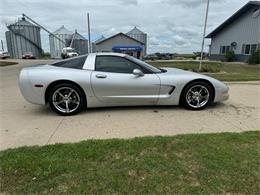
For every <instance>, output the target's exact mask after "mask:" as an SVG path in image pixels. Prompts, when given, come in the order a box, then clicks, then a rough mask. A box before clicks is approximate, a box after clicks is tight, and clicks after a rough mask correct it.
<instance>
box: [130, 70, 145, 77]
mask: <svg viewBox="0 0 260 195" xmlns="http://www.w3.org/2000/svg"><path fill="white" fill-rule="evenodd" d="M133 75H136V76H139V77H142V76H144V73H143V72H142V71H141V70H139V69H134V70H133Z"/></svg>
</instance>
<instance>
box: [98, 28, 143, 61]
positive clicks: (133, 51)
mask: <svg viewBox="0 0 260 195" xmlns="http://www.w3.org/2000/svg"><path fill="white" fill-rule="evenodd" d="M94 44H95V47H94V48H95V52H119V53H125V54H128V55H131V56H134V57H136V58H143V56H144V55H146V47H147V34H145V33H143V32H142V31H140V30H139V29H137V28H136V27H135V28H134V29H133V30H131V31H130V32H128V33H126V34H125V33H118V34H115V35H113V36H111V37H108V38H104V37H103V36H102V37H101V38H100V39H98V40H97V41H95V42H94Z"/></svg>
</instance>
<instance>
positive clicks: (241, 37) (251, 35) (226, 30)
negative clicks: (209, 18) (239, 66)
mask: <svg viewBox="0 0 260 195" xmlns="http://www.w3.org/2000/svg"><path fill="white" fill-rule="evenodd" d="M206 38H211V45H210V49H209V58H210V59H211V60H224V59H225V54H226V52H228V51H231V50H233V51H234V53H235V60H236V61H246V60H247V59H248V57H249V56H250V55H251V54H252V52H254V51H255V50H256V49H257V48H260V1H249V2H248V3H247V4H246V5H244V6H243V7H242V8H241V9H239V10H238V11H237V12H236V13H234V14H233V15H232V16H231V17H230V18H228V19H227V20H226V21H225V22H223V23H222V24H221V25H220V26H218V27H217V28H216V29H215V30H213V31H212V32H211V33H210V34H208V35H207V36H206Z"/></svg>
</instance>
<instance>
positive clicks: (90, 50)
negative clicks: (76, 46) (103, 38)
mask: <svg viewBox="0 0 260 195" xmlns="http://www.w3.org/2000/svg"><path fill="white" fill-rule="evenodd" d="M88 53H92V48H91V40H90V23H89V13H88Z"/></svg>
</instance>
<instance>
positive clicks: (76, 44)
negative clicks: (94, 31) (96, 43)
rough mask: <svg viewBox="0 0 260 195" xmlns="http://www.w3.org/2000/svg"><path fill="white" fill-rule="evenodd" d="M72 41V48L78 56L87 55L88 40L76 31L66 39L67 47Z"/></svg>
mask: <svg viewBox="0 0 260 195" xmlns="http://www.w3.org/2000/svg"><path fill="white" fill-rule="evenodd" d="M72 39H73V42H72V45H71V47H72V48H74V49H75V50H76V51H77V52H78V53H79V54H80V55H83V54H87V53H88V40H87V39H86V38H85V37H83V36H82V35H81V34H79V33H78V32H77V31H76V32H75V33H73V34H72V35H71V36H70V37H69V38H68V39H66V46H67V47H68V46H70V44H71V41H72Z"/></svg>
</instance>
